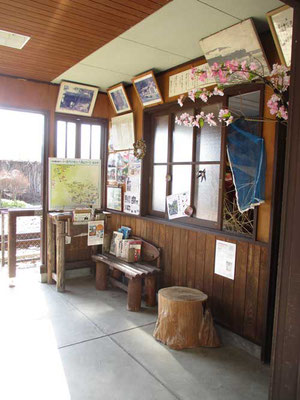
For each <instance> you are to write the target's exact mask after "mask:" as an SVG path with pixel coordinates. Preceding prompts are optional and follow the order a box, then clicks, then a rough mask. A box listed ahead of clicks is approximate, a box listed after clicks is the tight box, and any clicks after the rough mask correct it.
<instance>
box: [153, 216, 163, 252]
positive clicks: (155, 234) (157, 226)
mask: <svg viewBox="0 0 300 400" xmlns="http://www.w3.org/2000/svg"><path fill="white" fill-rule="evenodd" d="M160 226H161V224H156V223H155V222H154V223H153V232H152V242H153V244H155V246H158V247H159V231H160Z"/></svg>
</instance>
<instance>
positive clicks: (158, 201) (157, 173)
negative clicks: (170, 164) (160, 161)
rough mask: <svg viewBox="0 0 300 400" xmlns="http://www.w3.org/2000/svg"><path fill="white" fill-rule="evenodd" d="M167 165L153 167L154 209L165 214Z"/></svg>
mask: <svg viewBox="0 0 300 400" xmlns="http://www.w3.org/2000/svg"><path fill="white" fill-rule="evenodd" d="M166 175H167V166H166V165H155V166H154V167H153V187H152V209H153V210H155V211H162V212H165V209H166Z"/></svg>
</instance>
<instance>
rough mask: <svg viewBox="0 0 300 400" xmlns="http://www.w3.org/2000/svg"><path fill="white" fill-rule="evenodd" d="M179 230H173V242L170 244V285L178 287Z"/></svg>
mask: <svg viewBox="0 0 300 400" xmlns="http://www.w3.org/2000/svg"><path fill="white" fill-rule="evenodd" d="M179 255H180V229H179V228H174V230H173V242H172V276H171V282H172V285H179V271H180V258H179Z"/></svg>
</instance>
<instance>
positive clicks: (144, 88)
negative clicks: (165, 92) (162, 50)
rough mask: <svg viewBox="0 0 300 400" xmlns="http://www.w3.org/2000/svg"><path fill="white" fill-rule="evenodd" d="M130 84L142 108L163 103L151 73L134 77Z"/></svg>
mask: <svg viewBox="0 0 300 400" xmlns="http://www.w3.org/2000/svg"><path fill="white" fill-rule="evenodd" d="M132 82H133V84H134V87H135V90H136V92H137V94H138V97H139V99H140V102H141V103H142V106H143V107H149V106H153V105H154V104H161V103H163V99H162V96H161V93H160V90H159V87H158V85H157V82H156V79H155V76H154V74H153V71H149V72H146V73H144V74H141V75H139V76H136V77H135V78H133V79H132Z"/></svg>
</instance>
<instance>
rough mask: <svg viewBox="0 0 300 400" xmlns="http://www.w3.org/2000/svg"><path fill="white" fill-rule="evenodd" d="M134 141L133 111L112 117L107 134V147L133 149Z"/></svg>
mask: <svg viewBox="0 0 300 400" xmlns="http://www.w3.org/2000/svg"><path fill="white" fill-rule="evenodd" d="M134 142H135V138H134V120H133V113H128V114H124V115H120V116H118V117H113V118H112V119H111V129H110V134H109V149H110V150H111V151H120V150H128V149H133V143H134Z"/></svg>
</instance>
